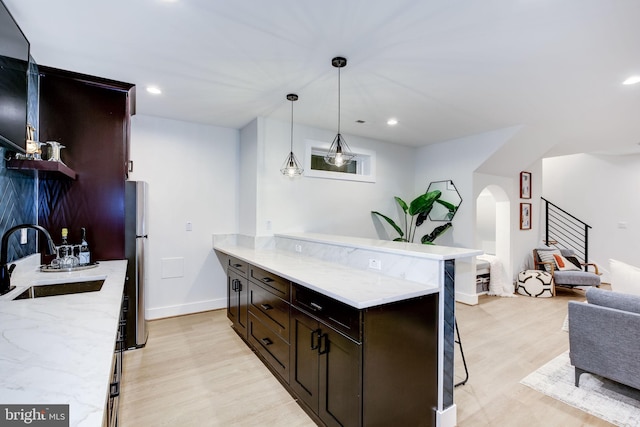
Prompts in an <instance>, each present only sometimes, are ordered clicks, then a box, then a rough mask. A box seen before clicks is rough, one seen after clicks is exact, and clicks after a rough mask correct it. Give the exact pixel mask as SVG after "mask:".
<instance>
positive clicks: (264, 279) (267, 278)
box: [261, 277, 274, 283]
mask: <svg viewBox="0 0 640 427" xmlns="http://www.w3.org/2000/svg"><path fill="white" fill-rule="evenodd" d="M261 280H262V281H263V282H265V283H271V282H273V281H274V280H273V279H272V278H271V277H263V278H262V279H261Z"/></svg>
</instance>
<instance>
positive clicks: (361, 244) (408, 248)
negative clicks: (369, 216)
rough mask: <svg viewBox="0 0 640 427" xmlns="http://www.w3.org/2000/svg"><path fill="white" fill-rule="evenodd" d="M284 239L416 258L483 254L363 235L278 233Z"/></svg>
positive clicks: (449, 247) (463, 256)
mask: <svg viewBox="0 0 640 427" xmlns="http://www.w3.org/2000/svg"><path fill="white" fill-rule="evenodd" d="M275 236H276V237H280V238H284V239H295V240H306V241H308V242H316V243H327V244H331V245H337V246H346V247H350V248H359V249H368V250H373V251H378V252H386V253H392V254H400V255H405V256H411V257H415V258H426V259H434V260H449V259H458V258H468V257H472V256H476V255H482V254H483V253H484V252H483V251H481V250H478V249H468V248H455V247H451V246H440V245H422V244H419V243H407V242H394V241H392V240H377V239H367V238H363V237H350V236H336V235H331V234H318V233H286V234H276V235H275Z"/></svg>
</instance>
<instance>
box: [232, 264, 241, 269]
mask: <svg viewBox="0 0 640 427" xmlns="http://www.w3.org/2000/svg"><path fill="white" fill-rule="evenodd" d="M233 267H235V268H240V267H242V264H233Z"/></svg>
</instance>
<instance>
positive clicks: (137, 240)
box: [124, 181, 148, 349]
mask: <svg viewBox="0 0 640 427" xmlns="http://www.w3.org/2000/svg"><path fill="white" fill-rule="evenodd" d="M147 194H148V184H147V183H146V182H143V181H126V182H125V193H124V200H125V204H124V215H125V225H124V239H125V248H124V251H125V257H126V258H127V261H129V262H128V263H127V276H126V281H125V292H124V297H125V307H126V310H127V314H126V317H127V325H126V334H125V348H127V349H128V348H139V347H143V346H144V345H145V344H146V343H147V335H148V330H147V321H146V319H145V246H146V244H147V226H148V224H147Z"/></svg>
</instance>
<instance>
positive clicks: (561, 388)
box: [520, 351, 640, 427]
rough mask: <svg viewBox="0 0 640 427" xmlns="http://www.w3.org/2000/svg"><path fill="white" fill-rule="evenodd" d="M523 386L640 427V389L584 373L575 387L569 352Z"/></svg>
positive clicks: (529, 377) (627, 426)
mask: <svg viewBox="0 0 640 427" xmlns="http://www.w3.org/2000/svg"><path fill="white" fill-rule="evenodd" d="M520 383H521V384H524V385H526V386H529V387H531V388H532V389H534V390H537V391H539V392H541V393H543V394H546V395H547V396H550V397H553V398H554V399H558V400H560V401H562V402H564V403H566V404H568V405H571V406H573V407H575V408H578V409H580V410H583V411H585V412H587V413H589V414H591V415H594V416H596V417H598V418H602V419H603V420H605V421H608V422H610V423H611V424H614V425H617V426H625V427H632V426H640V390H636V389H633V388H631V387H627V386H625V385H622V384H618V383H616V382H614V381H610V380H607V379H605V378H602V377H599V376H596V375H591V374H582V375H581V376H580V387H575V385H574V370H573V366H571V363H570V362H569V352H568V351H567V352H565V353H562V354H561V355H560V356H558V357H556V358H555V359H553V360H552V361H550V362H549V363H547V364H546V365H544V366H542V367H541V368H540V369H538V370H536V371H535V372H533V373H531V374H529V375H527V376H526V377H525V378H524V379H523V380H522V381H520Z"/></svg>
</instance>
